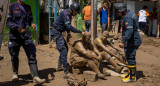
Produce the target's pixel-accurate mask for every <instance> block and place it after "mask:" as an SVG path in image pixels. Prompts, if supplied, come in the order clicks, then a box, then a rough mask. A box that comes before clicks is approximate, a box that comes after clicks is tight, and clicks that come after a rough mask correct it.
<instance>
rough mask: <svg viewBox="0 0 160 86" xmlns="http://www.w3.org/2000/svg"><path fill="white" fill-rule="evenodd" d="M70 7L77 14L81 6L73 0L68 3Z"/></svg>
mask: <svg viewBox="0 0 160 86" xmlns="http://www.w3.org/2000/svg"><path fill="white" fill-rule="evenodd" d="M70 9H71V10H72V11H74V12H76V13H78V14H80V11H81V6H80V4H79V3H78V2H73V3H72V4H71V5H70Z"/></svg>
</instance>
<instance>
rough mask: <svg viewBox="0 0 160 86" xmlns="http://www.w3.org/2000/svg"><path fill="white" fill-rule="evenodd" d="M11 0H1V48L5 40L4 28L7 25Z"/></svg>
mask: <svg viewBox="0 0 160 86" xmlns="http://www.w3.org/2000/svg"><path fill="white" fill-rule="evenodd" d="M8 6H9V0H0V16H1V19H0V49H1V44H2V40H3V33H4V28H5V26H6V20H7V19H6V17H7V14H8Z"/></svg>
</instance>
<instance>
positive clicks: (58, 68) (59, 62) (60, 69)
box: [56, 58, 63, 71]
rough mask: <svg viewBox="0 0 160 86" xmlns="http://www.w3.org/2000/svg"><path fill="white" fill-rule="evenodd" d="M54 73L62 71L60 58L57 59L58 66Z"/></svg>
mask: <svg viewBox="0 0 160 86" xmlns="http://www.w3.org/2000/svg"><path fill="white" fill-rule="evenodd" d="M56 71H63V66H62V62H61V60H60V58H59V59H58V66H57V68H56Z"/></svg>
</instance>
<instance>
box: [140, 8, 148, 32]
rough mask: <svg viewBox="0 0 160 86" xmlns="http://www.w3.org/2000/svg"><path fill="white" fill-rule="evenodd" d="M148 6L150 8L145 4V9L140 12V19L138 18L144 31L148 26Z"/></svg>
mask: <svg viewBox="0 0 160 86" xmlns="http://www.w3.org/2000/svg"><path fill="white" fill-rule="evenodd" d="M147 8H148V7H147V6H143V9H142V10H140V11H139V12H138V16H139V20H138V22H139V28H140V30H141V31H143V32H144V30H145V28H146V22H147V16H149V13H148V11H147Z"/></svg>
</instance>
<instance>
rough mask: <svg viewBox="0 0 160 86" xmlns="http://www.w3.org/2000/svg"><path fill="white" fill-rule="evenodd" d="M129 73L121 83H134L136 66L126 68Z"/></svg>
mask: <svg viewBox="0 0 160 86" xmlns="http://www.w3.org/2000/svg"><path fill="white" fill-rule="evenodd" d="M128 68H129V73H128V75H126V76H125V78H124V79H122V81H123V82H133V81H136V66H128Z"/></svg>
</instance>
